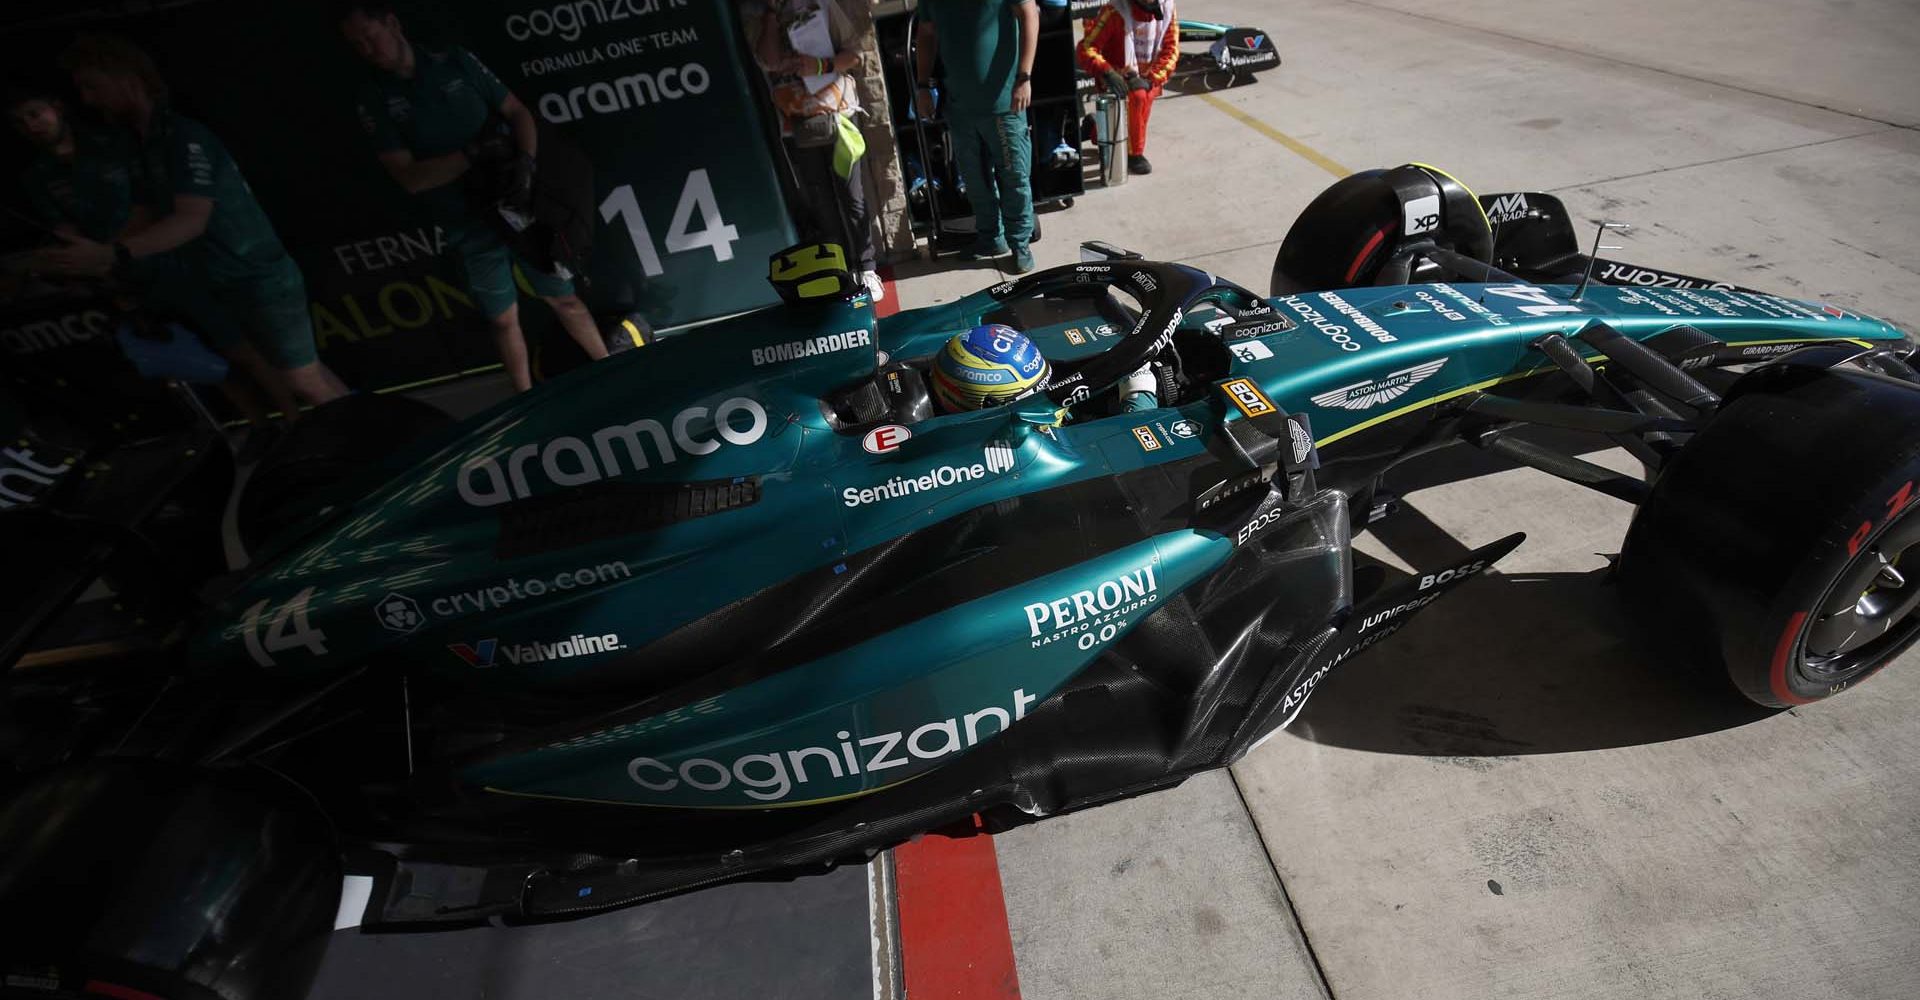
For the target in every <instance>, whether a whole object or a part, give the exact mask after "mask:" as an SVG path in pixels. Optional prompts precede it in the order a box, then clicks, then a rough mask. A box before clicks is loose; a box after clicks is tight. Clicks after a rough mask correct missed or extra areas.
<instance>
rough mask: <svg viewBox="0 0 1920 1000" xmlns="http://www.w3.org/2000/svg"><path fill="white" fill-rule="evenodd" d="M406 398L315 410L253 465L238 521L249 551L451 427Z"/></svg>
mask: <svg viewBox="0 0 1920 1000" xmlns="http://www.w3.org/2000/svg"><path fill="white" fill-rule="evenodd" d="M453 422H454V421H453V418H452V417H449V416H447V415H446V414H445V413H442V412H440V411H439V410H438V409H435V408H434V407H432V406H429V405H427V404H426V403H422V402H420V401H418V400H414V399H408V398H407V397H405V396H396V395H376V394H373V393H359V394H356V395H352V396H345V397H342V398H340V399H336V400H334V401H333V402H331V403H328V404H326V405H324V406H319V407H315V408H314V409H313V410H312V411H311V412H309V413H307V414H306V415H305V416H303V417H302V418H301V420H300V421H299V422H298V423H296V424H294V425H293V427H292V428H290V429H289V430H288V432H287V436H286V438H285V440H283V441H281V442H280V443H279V444H278V445H276V446H275V447H274V449H273V450H272V451H271V452H268V453H267V457H266V458H264V459H262V460H261V461H260V464H259V465H257V466H255V467H254V470H253V474H252V475H251V476H250V477H248V479H247V484H246V487H245V488H244V491H243V492H242V493H241V495H240V506H239V509H238V511H236V520H237V522H238V527H239V530H240V540H241V542H242V543H244V544H245V545H246V547H247V551H248V552H249V553H251V552H255V551H257V550H258V549H259V547H260V546H261V545H263V544H265V543H266V541H267V540H268V539H270V538H272V537H273V536H274V535H276V534H278V533H279V532H281V531H284V530H286V529H287V528H289V527H291V526H292V525H294V524H296V523H298V522H299V521H300V520H302V519H304V518H306V517H308V516H309V515H311V514H313V513H314V512H316V511H318V510H320V509H321V508H322V507H324V506H326V505H327V504H328V503H329V502H334V501H336V500H338V499H340V496H341V493H342V487H343V486H347V485H348V484H350V483H352V481H354V480H356V479H358V478H359V477H360V476H361V474H362V473H365V472H368V471H370V470H373V469H376V468H378V467H379V466H380V465H381V463H382V461H383V460H385V459H386V458H387V457H388V456H390V455H393V454H394V453H396V452H398V451H400V450H401V449H402V448H404V447H406V446H407V445H409V444H412V443H413V442H415V441H417V440H419V439H420V438H423V437H426V436H427V435H429V434H432V433H435V432H437V431H439V430H441V429H442V428H445V427H447V426H449V425H451V424H452V423H453Z"/></svg>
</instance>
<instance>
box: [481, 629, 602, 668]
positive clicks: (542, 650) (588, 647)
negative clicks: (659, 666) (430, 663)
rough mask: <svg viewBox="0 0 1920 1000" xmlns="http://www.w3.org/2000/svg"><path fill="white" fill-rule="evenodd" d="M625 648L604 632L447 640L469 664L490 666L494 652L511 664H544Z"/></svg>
mask: <svg viewBox="0 0 1920 1000" xmlns="http://www.w3.org/2000/svg"><path fill="white" fill-rule="evenodd" d="M625 648H627V644H626V643H624V642H621V641H620V636H619V634H618V633H614V632H609V633H607V634H605V635H585V634H582V633H578V632H576V633H574V634H573V635H570V636H568V637H566V638H564V639H558V640H555V641H553V642H538V641H536V642H521V643H514V644H510V645H507V646H501V645H500V640H498V639H482V640H480V641H479V642H477V643H474V644H472V645H468V644H467V643H464V642H455V643H450V644H448V646H447V651H448V652H450V653H452V654H453V655H455V656H458V657H459V658H460V659H462V660H464V661H466V664H467V666H470V667H482V668H484V667H491V666H493V657H494V653H496V652H498V653H501V654H503V655H505V656H506V658H507V662H509V663H511V664H513V665H514V666H516V667H517V666H522V665H524V664H528V663H544V662H546V661H548V660H570V659H573V658H574V657H576V656H593V655H596V654H599V653H614V652H618V651H620V650H623V649H625Z"/></svg>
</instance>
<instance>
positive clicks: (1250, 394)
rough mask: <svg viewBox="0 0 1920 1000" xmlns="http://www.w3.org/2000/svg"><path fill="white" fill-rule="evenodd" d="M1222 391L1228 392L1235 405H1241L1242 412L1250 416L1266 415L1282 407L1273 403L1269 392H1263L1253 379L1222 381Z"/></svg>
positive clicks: (1228, 396) (1278, 410)
mask: <svg viewBox="0 0 1920 1000" xmlns="http://www.w3.org/2000/svg"><path fill="white" fill-rule="evenodd" d="M1220 391H1221V392H1224V393H1226V394H1227V398H1228V399H1230V400H1232V401H1233V405H1234V406H1236V407H1239V409H1240V412H1241V413H1244V414H1246V415H1247V416H1249V417H1264V416H1266V415H1267V414H1269V413H1278V412H1280V408H1279V407H1277V406H1275V405H1273V400H1271V399H1268V398H1267V394H1266V393H1264V392H1261V391H1260V387H1259V386H1257V385H1254V384H1253V380H1252V379H1246V378H1236V379H1230V380H1228V381H1225V382H1222V383H1220Z"/></svg>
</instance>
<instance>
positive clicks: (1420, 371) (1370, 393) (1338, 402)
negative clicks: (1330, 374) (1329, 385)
mask: <svg viewBox="0 0 1920 1000" xmlns="http://www.w3.org/2000/svg"><path fill="white" fill-rule="evenodd" d="M1447 360H1448V359H1446V358H1441V359H1440V360H1438V361H1429V362H1427V363H1426V364H1423V365H1415V366H1413V367H1412V368H1402V369H1401V370H1399V371H1397V372H1394V373H1393V374H1391V375H1388V376H1387V377H1386V378H1382V379H1374V380H1371V381H1367V382H1355V383H1354V384H1352V385H1347V386H1341V387H1340V388H1338V389H1335V390H1333V391H1332V392H1323V393H1321V394H1320V395H1318V396H1315V397H1313V402H1314V405H1316V406H1325V407H1328V408H1329V409H1340V410H1371V409H1373V408H1374V407H1376V406H1379V405H1380V404H1381V403H1390V402H1392V401H1394V400H1396V399H1399V398H1400V397H1401V396H1404V395H1406V394H1407V392H1408V390H1410V389H1412V388H1413V387H1414V386H1416V385H1419V384H1420V383H1422V382H1425V381H1426V380H1427V379H1429V378H1431V377H1433V374H1434V373H1435V372H1437V371H1439V370H1440V369H1441V368H1442V367H1444V366H1445V365H1446V363H1447Z"/></svg>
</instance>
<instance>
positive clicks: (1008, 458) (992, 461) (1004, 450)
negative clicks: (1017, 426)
mask: <svg viewBox="0 0 1920 1000" xmlns="http://www.w3.org/2000/svg"><path fill="white" fill-rule="evenodd" d="M984 453H985V457H986V460H987V471H988V472H991V473H993V474H994V475H999V474H1000V473H1002V472H1010V471H1012V469H1013V445H1011V444H1008V443H1007V442H1005V441H988V442H987V447H986V448H985V449H984Z"/></svg>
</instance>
